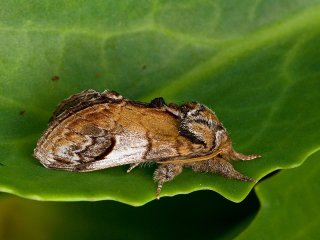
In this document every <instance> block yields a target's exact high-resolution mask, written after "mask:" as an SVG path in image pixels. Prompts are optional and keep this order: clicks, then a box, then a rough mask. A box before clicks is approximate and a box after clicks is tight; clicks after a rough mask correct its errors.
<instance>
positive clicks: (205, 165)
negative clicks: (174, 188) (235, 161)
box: [186, 157, 256, 182]
mask: <svg viewBox="0 0 320 240" xmlns="http://www.w3.org/2000/svg"><path fill="white" fill-rule="evenodd" d="M186 166H187V167H190V168H192V170H193V171H196V172H212V173H217V174H220V175H222V176H223V177H226V178H229V179H236V180H240V181H244V182H256V180H254V179H252V178H250V177H247V176H245V175H243V174H241V173H240V172H238V171H237V170H235V169H234V167H233V166H232V164H231V163H229V162H228V161H227V160H225V159H223V158H219V157H215V158H213V159H210V160H208V161H203V162H197V163H190V164H187V165H186Z"/></svg>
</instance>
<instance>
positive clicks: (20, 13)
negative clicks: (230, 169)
mask: <svg viewBox="0 0 320 240" xmlns="http://www.w3.org/2000/svg"><path fill="white" fill-rule="evenodd" d="M190 16H192V17H190ZM319 29H320V2H319V1H311V0H310V1H302V0H301V1H297V0H296V1H284V0H283V1H267V2H265V1H256V2H255V3H254V4H252V1H241V2H239V3H237V5H235V4H234V3H233V2H232V1H200V2H199V1H195V0H188V1H184V2H183V3H181V2H178V1H147V0H145V1H129V0H128V1H116V2H115V1H101V0H96V1H90V2H86V3H84V2H79V1H72V0H69V1H45V2H41V3H37V4H36V3H28V5H26V3H25V1H22V0H21V1H19V0H17V1H8V2H4V3H2V7H1V9H0V76H1V78H0V111H1V115H0V124H1V128H0V162H1V163H2V164H3V165H4V166H2V167H1V166H0V190H1V191H3V192H9V193H13V194H16V195H20V196H23V197H27V198H32V199H41V200H59V201H76V200H102V199H113V200H117V201H121V202H124V203H128V204H131V205H141V204H144V203H146V202H148V201H150V200H152V199H154V197H155V188H156V185H155V183H153V181H152V172H153V169H151V168H144V169H137V170H134V171H133V172H132V173H130V174H126V173H125V170H126V167H118V168H112V169H106V170H102V171H96V172H90V173H75V172H65V171H57V170H50V169H45V168H44V167H42V166H41V165H40V164H39V162H38V161H37V160H36V159H34V158H33V156H32V153H33V148H34V147H35V144H36V142H37V139H38V138H39V137H40V135H41V133H42V132H43V131H44V130H45V128H46V124H47V121H48V119H49V117H50V115H51V113H52V111H53V110H54V108H55V106H56V105H57V104H58V103H59V102H60V101H61V100H63V99H64V98H67V97H68V96H70V95H72V94H75V93H77V92H79V91H82V90H85V89H95V90H99V91H103V90H104V89H112V90H116V91H118V92H119V93H121V94H122V95H124V96H126V97H128V98H131V99H133V100H140V101H142V100H144V101H150V100H151V99H152V98H154V97H159V96H162V97H164V98H165V99H166V101H167V102H176V103H179V104H180V103H182V102H184V101H198V102H201V103H203V104H205V105H207V106H209V107H210V108H212V109H213V110H214V111H215V112H216V114H217V115H218V117H219V118H220V119H221V121H222V122H223V123H224V125H225V126H226V128H227V129H228V130H229V132H230V134H231V137H232V139H233V142H234V146H235V149H236V150H238V151H240V152H244V153H248V154H250V153H259V154H261V155H262V156H263V157H262V158H261V159H258V160H254V161H251V162H239V163H235V164H234V166H235V168H236V169H238V170H239V171H240V172H242V173H243V174H245V175H248V176H250V177H253V178H256V179H260V178H262V177H263V176H265V175H267V174H268V173H270V172H272V171H274V170H276V169H281V168H291V167H294V166H298V165H300V164H301V163H302V162H303V161H304V159H305V158H306V156H309V155H310V154H311V153H312V152H314V151H316V149H318V148H319V145H320V140H319V132H320V115H319V110H318V108H319V102H320V94H319V89H320V81H319V79H320V68H319V65H320V58H319V55H320V48H319V41H320V40H319V39H320V31H319ZM252 187H253V185H252V184H248V183H244V182H238V181H232V180H226V179H224V178H222V177H219V176H215V175H212V174H201V173H193V172H191V171H189V170H186V171H184V173H183V174H182V175H180V176H178V177H177V178H176V179H175V180H174V181H173V182H170V183H167V184H166V185H165V186H164V188H163V192H162V194H163V195H168V196H169V195H170V196H172V195H176V194H180V193H189V192H192V191H197V190H201V189H211V190H214V191H216V192H218V193H220V194H222V195H223V196H224V197H226V198H228V199H230V200H232V201H235V202H239V201H241V200H243V199H244V198H245V197H246V195H247V194H248V193H249V191H250V190H251V189H252Z"/></svg>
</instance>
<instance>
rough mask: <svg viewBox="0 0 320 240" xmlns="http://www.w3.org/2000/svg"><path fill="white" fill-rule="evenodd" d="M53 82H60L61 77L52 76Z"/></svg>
mask: <svg viewBox="0 0 320 240" xmlns="http://www.w3.org/2000/svg"><path fill="white" fill-rule="evenodd" d="M51 80H52V81H54V82H55V81H59V80H60V77H59V76H52V78H51Z"/></svg>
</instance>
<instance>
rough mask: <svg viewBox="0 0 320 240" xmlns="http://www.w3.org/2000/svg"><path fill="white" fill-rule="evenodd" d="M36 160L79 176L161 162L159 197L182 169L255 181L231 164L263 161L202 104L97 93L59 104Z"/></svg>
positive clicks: (78, 96)
mask: <svg viewBox="0 0 320 240" xmlns="http://www.w3.org/2000/svg"><path fill="white" fill-rule="evenodd" d="M34 156H35V157H36V158H38V159H39V160H40V162H41V163H42V164H43V165H44V166H45V167H47V168H55V169H63V170H68V171H79V172H85V171H95V170H99V169H105V168H110V167H116V166H121V165H126V164H130V165H131V166H130V168H129V169H128V171H127V172H130V171H131V170H132V169H133V168H135V167H137V166H138V165H140V164H144V163H157V164H158V168H157V169H156V170H155V172H154V177H153V178H154V181H156V182H157V183H158V188H157V192H156V196H157V198H159V195H160V191H161V188H162V186H163V184H164V183H165V182H167V181H171V180H172V179H173V178H174V177H175V176H177V175H178V174H180V173H181V172H182V169H183V167H188V168H191V169H192V170H194V171H197V172H213V173H218V174H220V175H222V176H224V177H227V178H230V179H237V180H241V181H246V182H255V180H254V179H252V178H250V177H247V176H244V175H242V174H241V173H239V172H238V171H236V170H235V169H234V168H233V166H232V165H231V163H230V161H232V160H238V159H241V160H251V159H255V158H257V157H260V156H259V155H256V154H254V155H244V154H242V153H238V152H236V151H235V150H234V149H233V147H232V142H231V139H230V137H229V136H228V133H227V130H226V129H225V127H224V126H223V125H222V123H221V122H220V121H219V119H218V118H217V116H216V115H215V113H214V112H212V111H211V110H210V109H209V108H207V107H206V106H204V105H202V104H200V103H197V102H188V103H185V104H182V105H180V106H178V105H176V104H166V103H165V102H164V100H163V98H161V97H160V98H155V99H153V100H152V101H151V102H150V103H141V102H137V101H131V100H129V99H127V98H124V97H123V96H121V95H119V94H118V93H116V92H114V91H104V92H102V93H99V92H96V91H94V90H87V91H83V92H81V93H78V94H75V95H73V96H71V97H69V98H68V99H66V100H64V101H62V102H61V103H60V105H59V106H58V107H57V109H56V110H55V112H54V113H53V116H52V117H51V119H50V122H49V127H48V129H47V130H46V132H45V133H44V134H43V136H42V137H41V138H40V139H39V141H38V143H37V147H36V148H35V150H34Z"/></svg>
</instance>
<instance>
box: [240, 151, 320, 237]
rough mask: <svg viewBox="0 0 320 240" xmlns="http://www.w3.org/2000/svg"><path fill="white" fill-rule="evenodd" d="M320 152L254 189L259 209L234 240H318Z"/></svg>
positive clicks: (319, 220)
mask: <svg viewBox="0 0 320 240" xmlns="http://www.w3.org/2000/svg"><path fill="white" fill-rule="evenodd" d="M319 161H320V151H318V152H316V153H315V154H313V155H312V156H311V157H310V158H308V160H307V161H306V162H305V163H304V164H303V165H302V166H301V167H299V168H295V169H290V170H284V171H283V172H281V173H279V175H278V176H274V177H273V178H271V179H268V180H267V181H266V182H263V183H262V184H260V185H259V186H258V187H257V188H255V189H256V192H257V195H258V197H259V200H260V202H261V209H260V211H259V213H258V215H257V216H256V218H255V219H254V221H253V222H252V223H251V225H250V226H249V227H248V228H247V229H246V230H245V231H243V232H242V234H240V235H239V236H238V237H237V238H236V239H239V240H240V239H257V238H258V239H270V238H271V239H317V238H318V236H319V234H320V229H319V223H320V207H319V203H318V199H319V198H320V186H319V174H320V162H319Z"/></svg>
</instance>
